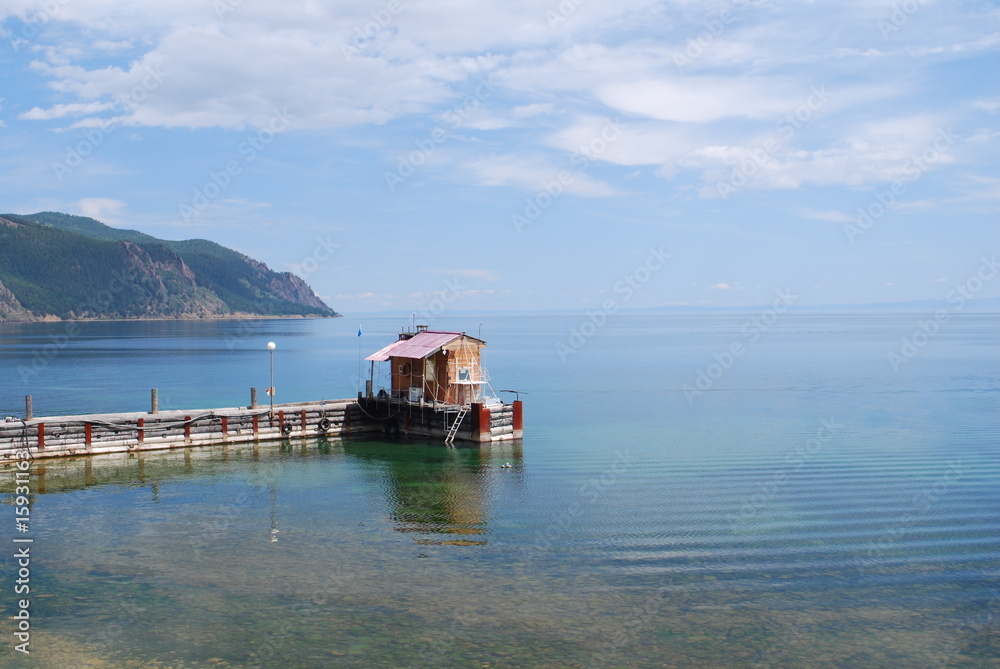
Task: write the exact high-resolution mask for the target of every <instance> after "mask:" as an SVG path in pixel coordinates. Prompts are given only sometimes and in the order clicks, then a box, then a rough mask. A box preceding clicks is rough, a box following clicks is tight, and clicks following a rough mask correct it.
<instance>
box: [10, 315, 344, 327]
mask: <svg viewBox="0 0 1000 669" xmlns="http://www.w3.org/2000/svg"><path fill="white" fill-rule="evenodd" d="M311 318H312V319H317V320H319V319H325V318H330V319H332V318H344V314H341V313H335V314H334V315H333V316H303V315H296V314H288V315H263V314H226V315H221V316H191V317H184V316H173V317H170V316H162V317H150V318H146V317H138V318H59V317H58V316H53V317H51V318H48V317H45V318H32V319H28V320H3V319H0V327H2V326H4V325H7V324H8V323H10V324H18V325H21V324H25V323H135V322H156V321H252V320H305V319H311Z"/></svg>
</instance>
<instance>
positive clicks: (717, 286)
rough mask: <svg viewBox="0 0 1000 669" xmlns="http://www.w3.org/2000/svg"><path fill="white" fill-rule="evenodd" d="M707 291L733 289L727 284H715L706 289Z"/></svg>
mask: <svg viewBox="0 0 1000 669" xmlns="http://www.w3.org/2000/svg"><path fill="white" fill-rule="evenodd" d="M708 289H709V290H732V289H733V287H732V286H730V285H729V284H728V283H716V284H714V285H711V286H709V287H708Z"/></svg>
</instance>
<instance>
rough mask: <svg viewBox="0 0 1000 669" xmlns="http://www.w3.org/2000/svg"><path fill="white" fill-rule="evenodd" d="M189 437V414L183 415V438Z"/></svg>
mask: <svg viewBox="0 0 1000 669" xmlns="http://www.w3.org/2000/svg"><path fill="white" fill-rule="evenodd" d="M190 438H191V416H184V439H185V440H187V439H190Z"/></svg>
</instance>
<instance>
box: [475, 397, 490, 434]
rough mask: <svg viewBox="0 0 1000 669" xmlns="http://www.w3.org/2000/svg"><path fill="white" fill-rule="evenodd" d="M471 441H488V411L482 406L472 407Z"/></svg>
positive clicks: (487, 408)
mask: <svg viewBox="0 0 1000 669" xmlns="http://www.w3.org/2000/svg"><path fill="white" fill-rule="evenodd" d="M472 440H473V441H478V442H484V441H485V442H488V441H490V409H489V407H487V406H485V405H483V404H473V405H472Z"/></svg>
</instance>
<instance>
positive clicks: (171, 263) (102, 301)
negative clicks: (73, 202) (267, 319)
mask: <svg viewBox="0 0 1000 669" xmlns="http://www.w3.org/2000/svg"><path fill="white" fill-rule="evenodd" d="M338 315H339V314H337V312H335V311H334V310H333V309H331V308H330V307H328V306H327V305H326V304H325V303H324V302H323V300H321V299H320V298H319V297H318V296H317V295H316V293H314V292H313V290H312V288H310V287H309V285H308V284H306V282H305V281H303V280H302V279H300V278H299V277H297V276H295V275H294V274H291V273H289V272H274V271H272V270H271V269H269V268H268V267H267V265H265V264H264V263H262V262H258V261H256V260H254V259H253V258H249V257H247V256H245V255H243V254H242V253H238V252H236V251H233V250H232V249H227V248H226V247H224V246H220V245H219V244H216V243H215V242H210V241H207V240H204V239H191V240H187V241H167V240H162V239H157V238H156V237H153V236H151V235H147V234H144V233H142V232H138V231H136V230H123V229H118V228H112V227H110V226H107V225H104V224H103V223H101V222H99V221H95V220H94V219H92V218H86V217H83V216H71V215H69V214H60V213H54V212H42V213H38V214H31V215H28V216H19V215H15V214H3V215H0V321H4V320H18V321H23V320H41V319H80V318H88V319H92V318H93V319H119V318H226V317H245V316H338Z"/></svg>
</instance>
